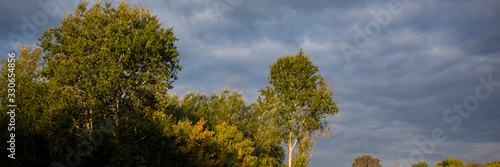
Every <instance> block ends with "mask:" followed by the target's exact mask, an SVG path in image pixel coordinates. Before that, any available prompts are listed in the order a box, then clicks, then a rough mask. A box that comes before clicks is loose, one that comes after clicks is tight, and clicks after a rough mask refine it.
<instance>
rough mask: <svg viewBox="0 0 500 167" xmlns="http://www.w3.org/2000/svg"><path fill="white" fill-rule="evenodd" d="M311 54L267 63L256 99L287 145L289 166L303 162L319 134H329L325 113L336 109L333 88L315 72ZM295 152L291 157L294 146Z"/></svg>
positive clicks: (327, 113)
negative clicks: (264, 83)
mask: <svg viewBox="0 0 500 167" xmlns="http://www.w3.org/2000/svg"><path fill="white" fill-rule="evenodd" d="M318 71H319V70H318V66H316V65H314V64H313V63H312V61H311V60H310V56H309V55H307V54H305V53H304V52H302V50H300V52H299V53H297V54H294V55H289V56H284V57H281V58H279V59H278V60H277V61H276V62H275V63H274V64H272V65H271V67H270V74H269V77H268V79H269V83H270V84H271V86H266V89H261V90H260V93H261V96H264V99H261V98H260V97H259V99H258V100H257V101H258V103H259V104H260V105H261V106H263V108H264V110H266V113H265V114H269V115H270V120H269V123H270V124H272V126H275V127H276V128H277V130H276V133H277V136H279V138H280V139H281V141H282V142H284V143H285V144H286V145H288V166H289V167H291V166H292V161H293V162H294V163H295V162H297V164H294V165H293V166H306V165H307V163H308V162H309V160H310V158H311V157H310V156H311V153H312V151H313V150H314V144H315V141H316V140H317V139H318V137H319V136H320V135H326V136H328V135H330V134H331V132H330V129H329V128H328V126H327V116H331V115H333V114H335V113H337V112H338V109H337V107H336V104H335V102H334V101H333V99H332V98H333V91H332V88H331V86H330V85H329V84H328V83H327V82H326V80H325V79H324V78H323V77H322V76H321V75H319V74H318ZM297 145H298V146H299V147H298V149H297V150H296V151H295V152H297V153H298V154H296V155H297V156H298V157H297V156H296V157H294V156H293V154H294V149H295V148H296V146H297Z"/></svg>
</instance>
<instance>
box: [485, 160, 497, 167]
mask: <svg viewBox="0 0 500 167" xmlns="http://www.w3.org/2000/svg"><path fill="white" fill-rule="evenodd" d="M484 167H500V161H493V162H488V163H487V164H486V165H484Z"/></svg>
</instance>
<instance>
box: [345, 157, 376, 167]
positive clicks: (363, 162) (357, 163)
mask: <svg viewBox="0 0 500 167" xmlns="http://www.w3.org/2000/svg"><path fill="white" fill-rule="evenodd" d="M353 161H354V162H353V163H352V167H382V165H380V160H379V159H378V158H372V157H371V156H369V155H363V156H359V157H357V158H355V159H354V160H353Z"/></svg>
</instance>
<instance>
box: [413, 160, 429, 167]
mask: <svg viewBox="0 0 500 167" xmlns="http://www.w3.org/2000/svg"><path fill="white" fill-rule="evenodd" d="M427 166H428V165H427V163H426V162H422V161H418V163H414V164H413V165H411V167H427Z"/></svg>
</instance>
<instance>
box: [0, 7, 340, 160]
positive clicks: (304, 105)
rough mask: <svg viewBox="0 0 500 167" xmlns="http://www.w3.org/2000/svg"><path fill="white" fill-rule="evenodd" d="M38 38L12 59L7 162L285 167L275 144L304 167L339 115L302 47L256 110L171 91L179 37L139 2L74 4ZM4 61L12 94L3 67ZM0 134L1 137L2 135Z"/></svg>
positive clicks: (1, 92)
mask: <svg viewBox="0 0 500 167" xmlns="http://www.w3.org/2000/svg"><path fill="white" fill-rule="evenodd" d="M39 40H40V43H39V44H38V46H39V47H40V48H34V49H33V48H31V47H30V46H27V45H26V46H22V47H20V53H19V56H18V59H17V60H16V61H17V64H16V69H15V75H16V76H15V80H16V104H18V108H16V129H17V131H16V153H17V155H16V156H17V157H16V158H18V160H16V161H9V162H14V163H13V164H7V165H10V166H57V165H58V164H59V165H63V166H280V165H281V164H282V163H283V162H284V159H285V153H284V149H283V148H282V147H281V145H280V144H281V142H282V141H285V142H287V141H292V140H294V142H295V143H296V144H297V146H298V147H297V150H298V152H297V154H295V155H294V157H293V159H294V162H295V164H296V165H295V166H307V164H308V162H309V159H310V156H311V154H312V151H314V143H315V141H316V140H317V138H318V136H319V135H322V134H324V135H326V134H329V129H328V126H327V122H326V119H327V116H329V115H333V114H335V113H336V112H337V111H338V109H337V108H336V106H335V103H334V102H333V100H332V96H333V92H332V90H331V87H330V86H329V85H328V84H327V83H326V81H325V79H324V78H323V77H321V76H320V75H319V74H317V72H318V67H317V66H314V65H313V64H312V62H311V61H310V60H309V56H308V55H304V54H303V53H302V51H301V52H299V54H297V55H294V56H287V57H284V58H280V59H279V60H278V61H277V62H276V63H275V65H273V66H271V75H270V80H271V81H270V83H271V84H272V86H273V88H271V87H268V89H267V90H261V93H262V95H263V96H264V99H261V98H259V100H258V102H256V103H252V104H249V105H247V104H246V103H245V100H244V99H243V98H242V94H241V93H238V92H237V91H230V90H229V89H224V90H222V92H221V93H220V94H217V93H216V92H213V93H212V94H211V95H209V96H208V95H205V94H202V93H192V92H190V93H187V94H186V95H185V96H184V97H183V98H182V99H181V98H179V96H178V95H171V94H168V89H171V88H172V83H173V82H174V81H175V80H176V79H177V73H178V72H179V71H180V70H181V66H180V65H179V59H178V57H179V53H178V52H177V50H176V47H175V45H174V42H175V41H177V38H175V37H174V35H173V29H172V28H168V29H164V28H162V26H161V24H160V23H159V21H158V18H157V17H156V16H152V15H151V11H150V9H148V8H147V7H146V6H142V5H137V4H134V5H131V4H127V3H125V2H120V4H119V5H118V6H117V7H116V8H115V7H111V3H104V4H103V3H101V2H97V3H95V4H94V5H91V6H89V4H88V2H86V1H81V2H80V3H79V4H78V6H77V9H76V11H75V12H74V13H70V14H68V15H66V17H65V18H64V19H63V20H62V21H61V25H60V26H59V27H52V28H49V29H47V30H45V31H44V32H43V35H42V36H41V37H40V39H39ZM1 63H2V69H1V71H0V79H1V80H0V86H1V87H2V88H1V89H0V96H1V97H7V94H8V93H9V92H8V90H7V89H5V88H7V84H8V79H7V78H8V75H9V73H10V72H9V70H10V69H9V68H8V65H7V64H6V63H7V60H5V59H4V60H2V61H1ZM297 68H298V69H299V70H297ZM277 69H283V70H277ZM288 77H292V78H295V79H293V80H291V79H287V78H288ZM280 84H286V85H288V86H284V85H280ZM288 89H290V90H288ZM6 100H7V99H6V98H1V99H0V104H2V105H0V110H1V111H2V112H1V113H0V123H1V125H0V126H1V127H2V128H4V129H7V127H5V126H6V125H8V122H9V121H10V120H9V119H10V116H9V115H8V114H7V110H8V109H9V108H7V107H6V106H5V105H3V104H8V102H7V101H6ZM288 111H289V112H292V113H288ZM282 119H283V120H282ZM285 119H287V120H288V121H290V122H292V123H291V124H289V123H288V121H284V120H285ZM278 125H279V126H278ZM287 126H291V127H287ZM0 132H1V133H0V135H1V136H0V138H1V139H2V140H3V141H7V140H8V135H9V132H8V131H0ZM289 135H291V136H290V138H286V137H287V136H289ZM288 143H289V144H291V142H288ZM85 144H87V145H86V146H83V145H85ZM294 145H295V144H294ZM82 147H85V148H84V149H83V150H85V151H82ZM292 150H293V148H292ZM68 157H71V158H68ZM290 157H291V155H290ZM4 161H7V159H6V157H3V158H2V162H4ZM70 161H71V162H70Z"/></svg>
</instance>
